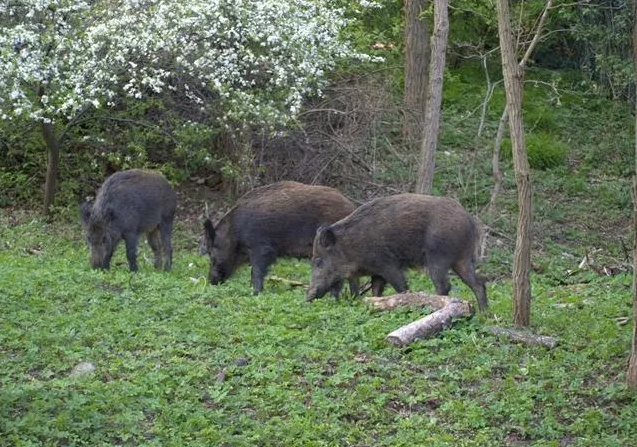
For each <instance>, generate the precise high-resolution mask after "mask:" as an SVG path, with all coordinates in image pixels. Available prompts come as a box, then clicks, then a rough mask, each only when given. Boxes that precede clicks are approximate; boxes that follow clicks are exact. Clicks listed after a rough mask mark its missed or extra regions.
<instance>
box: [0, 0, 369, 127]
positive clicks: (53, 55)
mask: <svg viewBox="0 0 637 447" xmlns="http://www.w3.org/2000/svg"><path fill="white" fill-rule="evenodd" d="M346 22H347V20H346V19H345V18H344V11H343V10H342V9H339V8H333V7H330V5H329V2H328V0H179V1H175V0H1V1H0V30H1V32H0V118H1V119H3V120H9V119H12V118H15V117H20V118H27V119H31V120H36V121H42V122H45V123H46V122H56V121H62V122H68V121H69V120H71V119H73V117H74V116H76V115H77V114H78V112H79V111H80V110H83V109H85V108H87V107H95V108H99V107H105V106H112V105H114V104H117V103H118V102H119V101H120V100H121V98H123V97H130V98H145V97H148V96H149V95H153V94H156V93H160V92H165V91H167V90H168V91H171V92H173V94H178V95H180V96H181V97H183V98H185V99H187V100H188V101H189V102H190V103H192V104H193V105H194V106H196V107H197V108H198V109H199V111H200V112H201V113H203V114H205V115H207V116H209V117H212V118H214V119H215V120H218V122H219V123H221V124H223V123H224V122H225V123H229V122H232V123H237V122H238V123H250V124H272V123H276V124H281V123H285V122H287V121H288V120H289V119H290V118H292V117H294V115H295V114H296V113H297V112H298V111H299V108H300V107H301V104H302V102H303V99H304V97H306V96H307V95H308V94H315V93H317V92H319V91H320V89H321V87H322V86H323V84H324V82H325V79H326V74H327V73H328V72H329V71H330V70H331V69H333V68H334V66H335V64H336V63H337V61H338V60H339V59H341V58H346V57H358V58H364V57H365V56H364V55H361V54H354V52H353V51H352V50H351V49H350V48H349V47H348V45H347V44H346V43H345V42H343V41H342V40H341V39H340V38H339V31H340V30H341V29H342V28H343V27H344V26H346V24H347V23H346Z"/></svg>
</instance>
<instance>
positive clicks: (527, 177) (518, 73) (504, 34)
mask: <svg viewBox="0 0 637 447" xmlns="http://www.w3.org/2000/svg"><path fill="white" fill-rule="evenodd" d="M497 7H498V31H499V35H500V51H501V53H502V69H503V75H504V87H505V90H506V98H507V110H508V113H509V132H510V134H511V143H512V146H513V165H514V168H515V180H516V184H517V188H518V206H519V211H518V226H517V239H516V242H515V252H514V255H513V321H514V323H515V324H518V325H520V326H529V324H530V319H531V318H530V316H531V277H530V275H531V238H532V224H533V202H532V191H531V172H530V168H529V161H528V159H527V155H526V142H525V138H524V125H523V122H522V76H523V73H524V71H523V69H522V67H520V66H519V65H518V63H517V58H516V56H515V48H514V46H513V36H512V33H511V25H510V13H509V3H508V0H498V2H497Z"/></svg>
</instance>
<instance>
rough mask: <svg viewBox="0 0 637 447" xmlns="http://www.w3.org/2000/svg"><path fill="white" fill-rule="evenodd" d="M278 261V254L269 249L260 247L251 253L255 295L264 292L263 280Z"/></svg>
mask: <svg viewBox="0 0 637 447" xmlns="http://www.w3.org/2000/svg"><path fill="white" fill-rule="evenodd" d="M275 260H276V253H275V251H274V250H272V249H271V248H269V247H259V248H256V249H254V250H251V251H250V265H251V266H252V287H253V289H254V294H255V295H258V294H259V293H261V291H262V290H263V279H264V278H265V275H266V274H267V273H268V268H269V267H270V265H271V264H272V263H273V262H274V261H275Z"/></svg>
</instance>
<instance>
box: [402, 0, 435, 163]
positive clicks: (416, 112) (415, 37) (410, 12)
mask: <svg viewBox="0 0 637 447" xmlns="http://www.w3.org/2000/svg"><path fill="white" fill-rule="evenodd" d="M428 4H429V0H405V94H404V99H403V104H404V107H405V110H404V113H405V115H404V117H403V141H404V142H405V143H406V145H407V146H408V147H409V149H410V151H412V150H413V152H415V151H416V149H417V147H418V143H419V142H420V137H421V135H422V129H423V126H424V122H425V105H426V103H427V85H428V84H429V72H428V70H429V57H430V53H431V48H430V36H429V32H428V30H427V22H426V21H425V19H423V18H421V17H420V14H421V12H422V11H423V10H424V9H425V8H426V7H427V5H428Z"/></svg>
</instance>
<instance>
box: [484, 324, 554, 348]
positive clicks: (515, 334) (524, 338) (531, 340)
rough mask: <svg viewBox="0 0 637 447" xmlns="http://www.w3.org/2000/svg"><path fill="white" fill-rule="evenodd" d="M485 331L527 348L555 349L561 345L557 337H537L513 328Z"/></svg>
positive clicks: (494, 328) (492, 328)
mask: <svg viewBox="0 0 637 447" xmlns="http://www.w3.org/2000/svg"><path fill="white" fill-rule="evenodd" d="M484 330H485V331H487V332H489V333H490V334H494V335H504V336H505V337H507V338H509V339H511V340H512V341H514V342H517V343H523V344H525V345H527V346H544V347H546V348H548V349H553V348H554V347H556V346H557V345H558V344H559V342H560V341H559V339H557V338H555V337H549V336H547V335H537V334H532V333H530V332H526V331H521V330H517V329H511V328H503V327H495V326H488V327H485V328H484Z"/></svg>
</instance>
